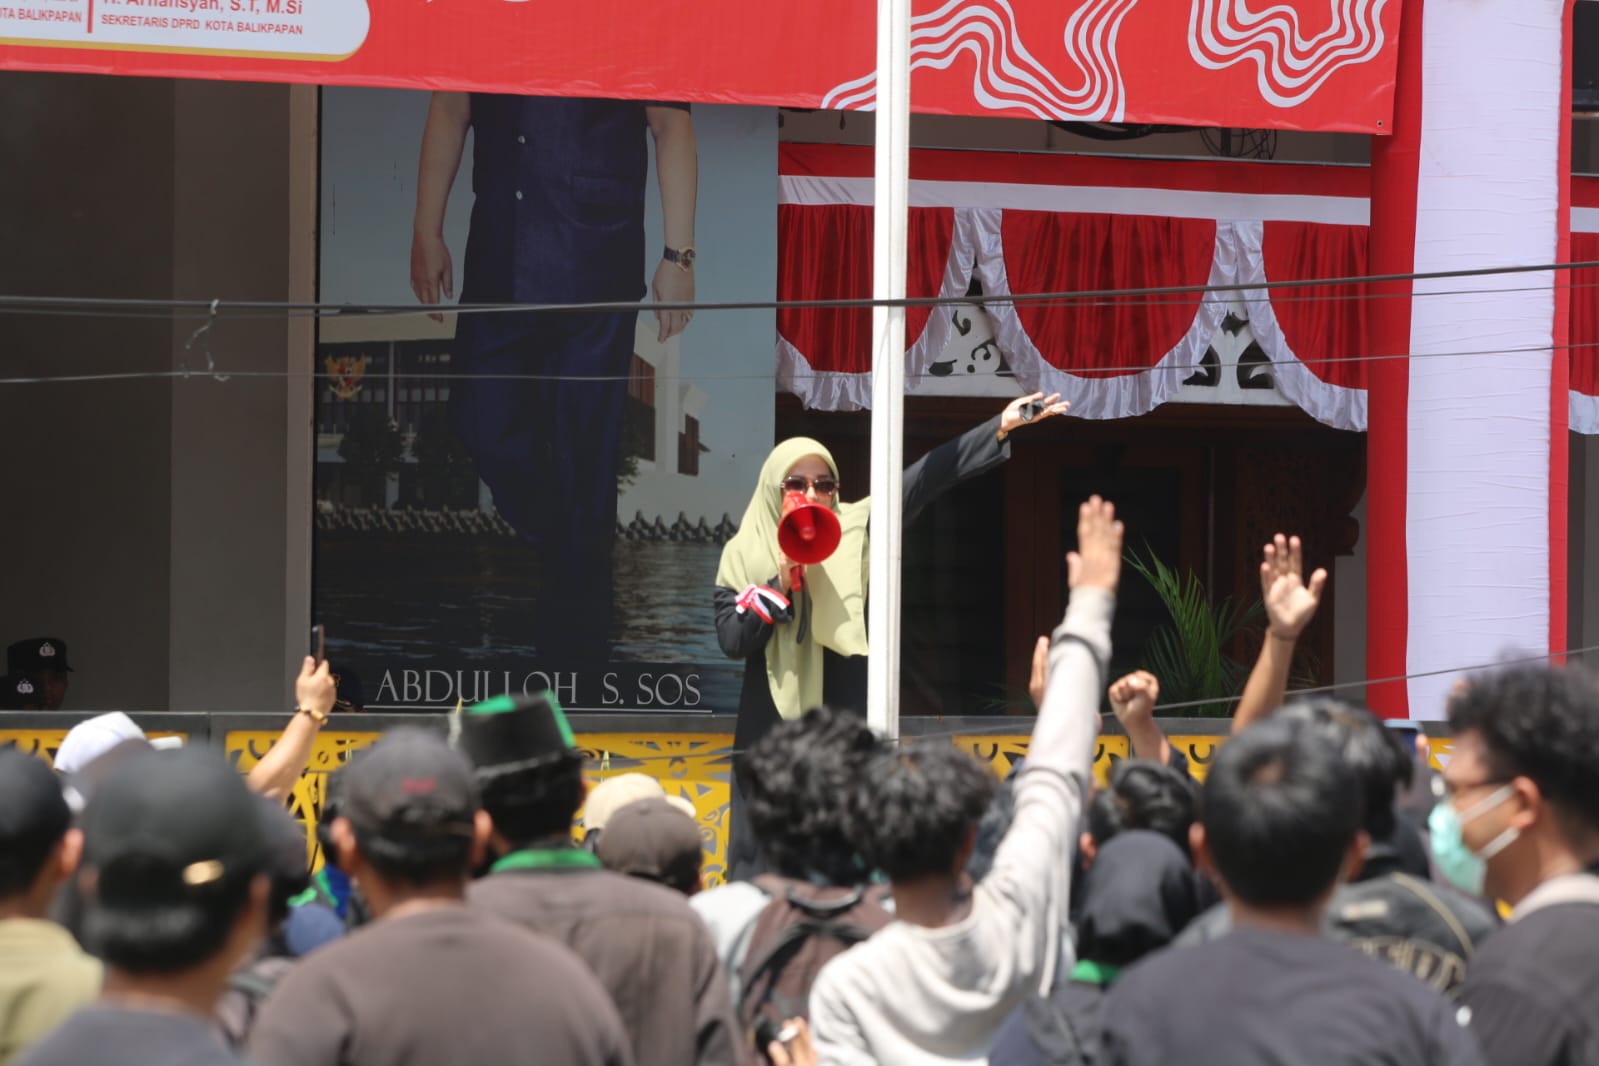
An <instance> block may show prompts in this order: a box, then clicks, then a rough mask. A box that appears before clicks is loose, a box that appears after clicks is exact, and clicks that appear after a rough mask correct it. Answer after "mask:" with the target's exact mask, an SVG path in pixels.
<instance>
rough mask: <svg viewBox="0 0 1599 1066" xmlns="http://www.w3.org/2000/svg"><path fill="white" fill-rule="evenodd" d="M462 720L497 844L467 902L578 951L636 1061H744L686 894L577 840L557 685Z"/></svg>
mask: <svg viewBox="0 0 1599 1066" xmlns="http://www.w3.org/2000/svg"><path fill="white" fill-rule="evenodd" d="M459 724H460V746H461V748H462V750H463V751H465V752H466V754H467V756H468V757H469V758H470V759H471V760H472V763H473V765H474V766H475V767H476V768H477V780H478V781H479V783H480V784H481V785H482V788H483V805H484V808H485V809H486V810H487V811H488V814H489V816H490V817H491V818H492V819H493V827H492V828H493V835H492V837H491V842H492V844H493V847H494V850H495V852H496V853H497V855H498V858H497V860H496V861H495V863H494V865H493V867H492V869H491V871H490V873H489V876H487V877H486V878H484V879H482V880H480V881H478V882H477V883H476V884H474V885H473V886H472V890H471V893H470V898H471V901H472V904H473V905H474V906H476V907H481V908H483V909H484V910H487V911H491V912H493V913H495V914H499V915H503V916H504V917H507V918H510V919H512V920H513V921H516V922H517V923H519V924H521V925H523V926H526V927H527V928H529V929H531V930H533V931H534V932H536V933H542V934H544V935H546V936H550V937H553V938H555V939H557V940H560V941H561V942H563V943H565V944H567V945H568V946H570V947H571V948H572V949H573V950H574V951H576V952H577V954H578V955H579V956H581V957H582V959H583V961H584V962H587V963H588V964H589V967H590V969H592V970H593V971H594V974H595V976H597V977H598V978H599V979H600V983H601V984H602V985H604V986H605V989H606V990H607V991H608V992H609V993H610V994H611V998H612V1000H613V1001H615V1003H616V1006H617V1009H618V1010H619V1011H620V1012H621V1015H622V1021H623V1023H624V1024H625V1025H626V1026H627V1031H628V1035H629V1036H630V1037H632V1041H633V1053H634V1057H635V1058H636V1059H637V1060H638V1061H639V1062H640V1063H644V1062H650V1063H657V1062H658V1063H672V1064H674V1066H675V1064H684V1066H686V1064H689V1063H703V1064H712V1063H714V1064H726V1066H733V1064H736V1063H739V1062H741V1061H742V1060H741V1056H740V1041H739V1038H738V1030H737V1028H736V1022H735V1021H734V1020H733V1003H732V997H731V994H730V993H729V991H728V987H727V977H726V975H725V974H724V973H723V971H722V965H721V963H720V962H719V961H717V958H716V948H715V945H714V944H713V943H712V942H711V937H710V933H709V931H708V930H707V929H706V928H705V926H704V924H703V923H702V922H701V921H700V920H699V918H698V917H697V916H696V915H695V914H694V912H693V910H692V909H690V908H689V906H688V902H687V900H685V899H684V898H683V896H681V895H680V894H678V893H677V892H674V891H672V890H671V889H669V888H666V887H664V886H662V885H654V884H650V883H648V882H645V881H641V880H638V879H637V878H631V877H626V876H623V875H621V874H618V873H614V872H612V871H610V870H605V869H602V868H601V866H600V860H599V858H598V857H596V856H595V855H593V854H592V853H590V852H588V851H585V850H583V849H581V848H578V847H576V846H574V844H573V841H572V820H573V817H574V816H575V815H576V814H577V810H578V807H579V806H581V805H582V803H583V792H584V784H583V757H582V754H581V753H580V752H579V751H577V750H576V747H575V745H574V742H573V738H572V729H571V726H570V725H568V724H567V720H566V715H565V714H564V713H563V712H562V710H561V706H560V704H559V703H558V702H556V700H555V697H554V696H552V695H550V694H549V693H543V694H541V695H537V696H530V697H511V696H501V697H499V698H497V699H493V700H489V701H488V702H486V703H480V704H478V705H476V706H475V707H472V708H470V709H468V711H467V712H466V713H465V714H464V715H463V716H462V717H461V720H460V723H459ZM607 832H608V831H607ZM601 842H602V843H603V842H604V837H603V836H602V837H601ZM285 1066H287V1064H285Z"/></svg>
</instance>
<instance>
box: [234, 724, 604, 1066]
mask: <svg viewBox="0 0 1599 1066" xmlns="http://www.w3.org/2000/svg"><path fill="white" fill-rule="evenodd" d="M339 775H340V776H341V777H342V778H343V780H342V782H341V786H340V787H341V802H342V807H341V809H340V814H339V817H338V818H336V819H335V820H334V822H333V825H332V827H331V838H332V841H333V844H334V847H335V848H336V849H337V851H338V853H339V862H340V864H341V865H342V866H343V867H344V869H346V870H347V871H349V873H350V874H351V876H352V877H353V878H354V879H355V881H356V882H357V883H358V884H359V885H360V887H361V891H362V893H363V895H364V896H365V898H366V900H367V902H368V903H369V904H370V905H371V907H372V911H373V914H374V915H375V917H376V920H375V921H374V922H373V923H372V924H371V925H370V926H368V927H366V928H364V929H362V930H361V932H360V933H359V934H357V935H354V936H350V937H347V938H346V939H344V940H341V941H339V942H338V943H336V944H331V945H329V946H327V947H325V948H322V949H321V950H319V951H317V952H316V953H315V954H313V955H311V956H309V957H308V958H306V959H304V960H302V961H301V962H299V963H298V964H296V966H295V967H294V969H293V970H292V972H290V973H289V974H288V976H286V977H285V978H284V979H283V980H282V981H281V982H280V983H279V984H278V986H277V988H276V989H275V990H274V992H273V994H272V996H271V997H270V998H269V999H268V1000H267V1001H266V1004H265V1006H264V1007H263V1008H262V1010H261V1013H260V1015H259V1017H258V1018H257V1019H256V1023H255V1028H254V1029H253V1030H252V1031H251V1034H250V1040H249V1053H250V1057H251V1058H252V1059H254V1060H256V1061H258V1062H260V1063H262V1064H264V1066H391V1064H392V1066H399V1064H401V1063H424V1062H425V1063H457V1062H458V1063H494V1064H496V1066H524V1064H525V1066H536V1064H540V1066H542V1064H550V1066H619V1064H620V1066H629V1064H631V1063H632V1062H633V1058H632V1055H631V1054H630V1053H629V1049H628V1043H627V1034H626V1032H625V1031H624V1030H623V1028H622V1024H621V1021H620V1019H619V1018H618V1017H617V1014H616V1008H615V1007H613V1006H612V1005H611V1002H610V1000H609V999H608V998H607V996H606V995H605V990H604V989H602V988H601V987H600V986H599V984H598V983H597V982H596V981H595V980H594V977H593V975H592V974H590V973H589V972H588V971H587V970H586V969H585V968H584V966H583V964H582V962H581V961H580V960H578V959H577V958H575V957H574V956H573V955H572V953H571V952H569V951H567V950H566V949H565V948H563V947H562V946H560V945H559V944H556V943H553V942H551V941H549V940H546V939H542V938H539V937H535V936H532V935H530V934H528V933H526V932H525V931H523V930H520V929H517V928H516V927H515V926H513V925H511V924H510V923H508V922H503V921H501V920H499V919H497V918H495V917H493V916H491V915H488V914H485V913H484V912H482V911H480V910H476V909H472V908H468V907H465V906H462V903H463V900H464V897H465V894H466V881H467V877H468V872H469V871H470V870H471V869H472V867H473V866H474V865H475V864H476V863H477V862H478V861H479V860H480V859H481V858H482V856H483V853H484V850H485V848H486V846H487V843H488V837H489V833H490V826H489V821H488V818H487V816H486V815H484V814H483V812H482V811H481V809H480V807H479V803H478V791H477V787H476V785H475V784H474V783H473V780H472V771H471V769H470V768H469V767H468V766H467V765H466V763H465V761H464V760H463V759H462V758H461V756H460V755H459V754H458V753H456V752H454V751H451V750H450V748H449V746H448V745H447V744H446V743H445V742H444V741H443V740H442V739H440V738H438V737H435V736H433V735H432V734H430V733H426V732H422V731H420V730H414V729H402V730H396V731H395V732H393V733H391V734H389V735H388V736H387V737H385V738H384V739H383V740H382V741H380V742H379V743H378V744H377V746H376V747H375V748H373V749H372V750H371V751H369V752H365V753H362V754H361V755H358V756H357V757H356V758H355V759H354V760H353V761H352V762H351V763H350V764H349V765H348V766H347V767H345V768H344V769H343V770H340V771H339Z"/></svg>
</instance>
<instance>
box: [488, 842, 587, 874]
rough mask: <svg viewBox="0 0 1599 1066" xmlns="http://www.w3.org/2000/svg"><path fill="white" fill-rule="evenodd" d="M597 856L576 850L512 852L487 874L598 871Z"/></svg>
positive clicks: (536, 849) (554, 849)
mask: <svg viewBox="0 0 1599 1066" xmlns="http://www.w3.org/2000/svg"><path fill="white" fill-rule="evenodd" d="M598 869H600V860H599V856H597V855H595V854H593V853H592V852H587V851H581V850H579V849H578V848H527V849H525V850H523V851H513V852H511V854H509V855H507V856H506V857H505V858H503V859H501V860H500V861H499V862H497V863H495V864H494V865H493V866H491V867H489V873H491V874H497V873H502V872H504V871H506V870H598Z"/></svg>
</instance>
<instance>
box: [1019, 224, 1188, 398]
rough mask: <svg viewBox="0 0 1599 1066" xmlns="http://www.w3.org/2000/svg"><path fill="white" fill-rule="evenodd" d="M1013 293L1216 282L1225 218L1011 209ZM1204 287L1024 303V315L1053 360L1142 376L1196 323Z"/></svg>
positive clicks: (1080, 368) (1091, 370)
mask: <svg viewBox="0 0 1599 1066" xmlns="http://www.w3.org/2000/svg"><path fill="white" fill-rule="evenodd" d="M1002 227H1003V231H1002V240H1003V242H1004V250H1005V273H1006V275H1007V276H1008V278H1009V280H1010V291H1011V293H1012V294H1013V295H1017V296H1020V295H1022V294H1024V293H1042V292H1085V291H1098V290H1105V289H1143V288H1155V287H1164V286H1174V285H1203V284H1205V283H1206V282H1207V281H1209V280H1210V265H1211V261H1212V259H1213V258H1214V256H1215V251H1216V223H1215V222H1214V221H1212V220H1209V219H1188V218H1154V217H1151V216H1147V215H1076V214H1071V215H1068V214H1058V213H1055V212H1048V211H1006V212H1005V218H1004V222H1003V223H1002ZM1199 304H1200V294H1199V293H1197V292H1196V293H1183V294H1180V295H1174V296H1157V297H1150V298H1133V299H1128V300H1117V301H1111V302H1104V301H1101V302H1098V303H1063V304H1056V303H1019V304H1017V305H1016V315H1017V318H1019V319H1020V320H1021V324H1022V328H1023V329H1025V330H1026V331H1027V336H1028V338H1029V339H1031V340H1032V342H1033V344H1034V346H1036V347H1037V348H1038V351H1039V353H1040V354H1041V355H1042V356H1043V358H1044V359H1045V360H1046V361H1047V362H1049V363H1051V364H1052V365H1054V366H1055V367H1057V368H1059V369H1061V370H1065V371H1068V372H1070V373H1073V374H1078V375H1081V376H1084V377H1119V376H1122V375H1126V374H1136V373H1141V372H1143V371H1144V370H1146V369H1148V368H1149V367H1152V366H1154V365H1155V364H1156V363H1158V362H1160V360H1161V358H1162V357H1163V356H1165V355H1166V353H1167V352H1169V351H1171V350H1172V349H1173V348H1175V347H1176V346H1177V344H1178V342H1179V341H1181V340H1182V339H1183V336H1184V334H1186V333H1187V332H1188V330H1189V328H1190V327H1191V326H1192V325H1193V324H1194V316H1195V315H1196V314H1197V313H1198V311H1199Z"/></svg>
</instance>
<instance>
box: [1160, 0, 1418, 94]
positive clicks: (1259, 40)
mask: <svg viewBox="0 0 1599 1066" xmlns="http://www.w3.org/2000/svg"><path fill="white" fill-rule="evenodd" d="M1387 5H1388V0H1327V10H1328V21H1329V23H1330V24H1329V25H1328V27H1327V28H1326V29H1325V30H1323V31H1322V32H1321V33H1318V34H1316V35H1315V36H1313V37H1305V36H1303V35H1302V34H1301V33H1300V22H1299V12H1298V11H1297V10H1295V9H1294V8H1292V7H1289V6H1288V5H1286V4H1277V5H1274V6H1271V7H1267V8H1264V9H1262V10H1261V11H1259V12H1256V11H1254V10H1252V9H1251V8H1250V6H1249V0H1193V5H1192V7H1191V8H1190V9H1189V14H1188V51H1189V54H1191V55H1192V56H1193V57H1194V61H1195V62H1196V63H1198V64H1199V65H1200V66H1202V67H1205V68H1207V69H1209V70H1222V69H1224V68H1226V67H1230V66H1233V65H1234V64H1237V63H1242V62H1245V61H1250V62H1253V63H1254V64H1255V82H1256V85H1257V86H1258V88H1259V89H1260V95H1261V97H1262V98H1263V99H1264V100H1265V101H1266V102H1267V103H1269V104H1271V105H1272V106H1274V107H1282V108H1289V107H1298V106H1299V105H1300V104H1302V103H1304V102H1305V101H1306V100H1309V99H1310V98H1311V97H1312V96H1314V95H1315V94H1316V90H1318V89H1320V88H1321V87H1322V84H1323V83H1324V82H1326V80H1327V79H1328V78H1330V77H1332V75H1333V73H1334V72H1335V71H1338V70H1340V69H1341V68H1343V67H1348V66H1359V65H1360V64H1362V63H1369V62H1371V60H1373V59H1375V58H1376V57H1377V55H1378V54H1379V53H1381V52H1382V49H1383V43H1384V41H1383V30H1382V13H1383V8H1385V7H1386V6H1387Z"/></svg>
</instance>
